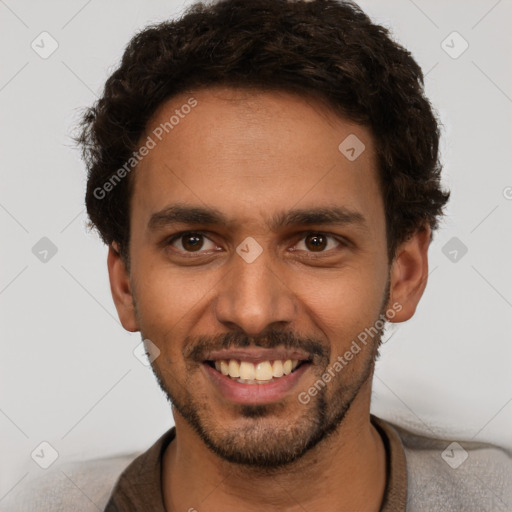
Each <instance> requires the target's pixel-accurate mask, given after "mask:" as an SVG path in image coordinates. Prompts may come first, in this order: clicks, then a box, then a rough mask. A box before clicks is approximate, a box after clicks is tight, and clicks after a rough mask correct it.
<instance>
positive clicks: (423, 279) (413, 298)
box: [389, 225, 432, 322]
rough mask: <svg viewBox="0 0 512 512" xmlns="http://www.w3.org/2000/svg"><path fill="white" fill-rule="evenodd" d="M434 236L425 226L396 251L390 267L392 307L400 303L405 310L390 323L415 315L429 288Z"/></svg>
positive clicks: (403, 320) (398, 312) (400, 311)
mask: <svg viewBox="0 0 512 512" xmlns="http://www.w3.org/2000/svg"><path fill="white" fill-rule="evenodd" d="M431 233H432V232H431V229H430V226H428V225H426V226H425V227H424V228H422V229H419V230H418V231H416V232H415V233H414V234H413V235H411V236H410V237H409V238H408V239H407V240H406V241H405V242H402V243H401V244H400V245H399V247H398V248H397V251H396V256H395V258H394V260H393V263H392V265H391V273H390V299H389V304H390V305H391V304H395V303H398V304H400V305H401V306H402V309H400V310H399V311H397V313H396V315H395V316H394V317H393V319H389V321H390V322H405V321H406V320H409V319H410V318H411V317H412V316H413V315H414V313H415V311H416V306H417V305H418V303H419V301H420V299H421V297H422V295H423V292H424V291H425V287H426V286H427V278H428V247H429V245H430V240H431Z"/></svg>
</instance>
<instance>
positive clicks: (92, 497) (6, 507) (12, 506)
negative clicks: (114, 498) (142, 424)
mask: <svg viewBox="0 0 512 512" xmlns="http://www.w3.org/2000/svg"><path fill="white" fill-rule="evenodd" d="M137 455H139V454H138V453H134V454H129V455H123V456H119V457H109V458H102V459H94V460H89V461H79V462H78V461H77V462H68V463H65V464H62V465H60V466H58V467H56V468H50V469H47V470H45V473H44V474H43V475H39V476H37V477H33V478H30V477H28V478H30V480H28V481H22V482H21V483H20V484H19V486H17V487H16V488H15V489H13V490H12V491H11V492H9V494H8V495H7V496H6V497H5V498H4V499H3V500H2V503H1V505H2V512H20V511H23V512H36V511H37V512H61V511H62V512H64V511H66V512H68V511H69V510H73V511H75V512H89V511H91V512H92V511H94V512H98V510H103V509H104V507H105V504H106V503H107V501H108V498H109V496H110V492H111V490H112V488H113V487H114V484H115V482H116V480H117V478H118V477H119V475H120V474H121V472H122V471H123V470H124V469H125V468H126V467H127V466H128V465H129V464H130V463H131V462H132V461H133V460H134V459H135V458H136V457H137Z"/></svg>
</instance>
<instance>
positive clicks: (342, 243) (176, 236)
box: [164, 231, 349, 257]
mask: <svg viewBox="0 0 512 512" xmlns="http://www.w3.org/2000/svg"><path fill="white" fill-rule="evenodd" d="M298 234H299V235H300V236H301V238H299V240H298V242H300V241H302V240H304V239H305V238H306V237H307V236H309V235H322V236H326V237H328V238H331V239H333V240H335V241H336V242H338V243H339V244H340V246H341V247H348V245H349V244H348V242H347V241H346V240H344V239H343V238H341V237H339V236H336V235H333V234H331V233H326V232H324V231H303V232H301V233H298ZM186 235H201V236H203V237H204V238H206V239H208V240H210V238H209V237H208V235H207V233H206V232H204V231H181V232H179V233H176V234H174V235H172V236H171V237H169V238H167V239H166V240H165V242H164V244H165V246H166V247H167V246H169V245H172V244H173V243H174V242H175V241H176V240H179V239H180V238H184V237H185V236H186ZM210 242H213V240H210ZM298 242H297V243H298ZM176 250H177V251H178V252H179V253H180V254H182V255H183V254H186V255H187V257H194V256H196V255H200V254H204V252H205V251H201V250H199V251H183V250H181V249H176ZM333 250H334V249H329V250H324V251H319V252H314V251H305V252H307V253H308V254H309V255H310V257H317V256H316V255H322V254H326V253H329V252H331V251H333Z"/></svg>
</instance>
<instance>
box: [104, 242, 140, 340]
mask: <svg viewBox="0 0 512 512" xmlns="http://www.w3.org/2000/svg"><path fill="white" fill-rule="evenodd" d="M107 266H108V276H109V280H110V290H111V292H112V298H113V299H114V304H115V306H116V309H117V314H118V316H119V320H120V321H121V324H122V326H123V327H124V328H125V329H126V330H127V331H130V332H137V331H138V330H139V326H138V322H137V318H136V315H135V307H134V304H133V295H132V289H131V283H130V275H129V273H128V270H127V268H126V264H125V262H124V261H123V258H122V257H121V255H120V253H119V250H118V246H117V244H116V243H115V242H113V243H112V244H110V246H109V248H108V257H107Z"/></svg>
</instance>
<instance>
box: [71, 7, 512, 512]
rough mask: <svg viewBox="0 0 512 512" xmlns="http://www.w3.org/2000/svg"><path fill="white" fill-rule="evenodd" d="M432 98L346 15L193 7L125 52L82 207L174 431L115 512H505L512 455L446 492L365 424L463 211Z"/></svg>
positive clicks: (404, 62) (358, 17)
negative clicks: (386, 347) (444, 235)
mask: <svg viewBox="0 0 512 512" xmlns="http://www.w3.org/2000/svg"><path fill="white" fill-rule="evenodd" d="M422 83H423V75H422V72H421V69H420V68H419V66H418V65H417V63H416V62H415V61H414V60H413V58H412V57H411V55H410V53H409V52H407V51H406V50H405V49H403V48H402V47H401V46H399V45H397V44H396V43H395V42H393V41H392V40H391V39H390V37H389V34H388V32H387V30H385V29H384V28H382V27H380V26H378V25H375V24H373V23H372V22H371V21H370V20H369V18H368V17H367V16H366V15H365V14H364V13H363V12H362V11H361V10H360V9H359V8H358V7H357V6H356V5H355V4H352V3H348V2H343V3H341V2H337V1H335V0H314V1H311V2H306V1H285V0H255V1H250V2H248V1H245V0H226V1H221V2H217V3H214V4H210V5H195V6H192V7H191V8H190V9H189V11H188V12H187V13H186V14H185V15H184V16H183V17H182V18H181V19H179V20H175V21H172V22H166V23H161V24H159V25H156V26H152V27H148V28H147V29H146V30H144V31H142V32H141V33H139V34H138V35H136V36H135V37H134V39H133V40H132V41H131V42H130V44H129V46H128V48H127V49H126V51H125V53H124V56H123V60H122V62H121V65H120V67H119V68H118V69H117V70H116V71H115V72H114V73H113V74H112V76H111V77H110V78H109V79H108V80H107V83H106V86H105V90H104V93H103V96H102V97H101V98H100V100H99V101H98V102H97V104H96V105H95V106H94V107H93V108H91V109H90V110H89V111H88V112H87V114H86V116H85V118H84V121H83V132H82V135H81V137H80V142H81V144H82V145H83V153H84V157H85V161H86V163H87V165H88V184H87V197H86V203H87V209H88V213H89V217H90V219H91V222H92V224H93V225H94V226H95V227H96V228H97V229H98V231H99V233H100V234H101V236H102V238H103V240H104V241H105V243H107V244H108V246H109V255H108V270H109V276H110V284H111V290H112V295H113V298H114V302H115V305H116V308H117V311H118V314H119V318H120V320H121V322H122V324H123V326H124V328H125V329H127V330H128V331H131V332H136V331H140V333H141V336H142V339H143V340H144V343H145V346H146V349H147V352H148V356H149V359H150V361H151V363H152V368H153V370H154V373H155V375H156V377H157V379H158V382H159V384H160V386H161V388H162V390H163V391H164V392H165V393H166V395H167V396H168V398H169V400H170V402H171V403H172V407H173V414H174V420H175V428H173V429H171V430H170V431H169V432H167V433H165V434H164V435H163V436H162V437H161V438H160V439H159V440H158V441H157V442H156V443H155V444H154V445H153V446H152V447H151V448H150V449H149V450H148V451H147V452H145V453H144V454H142V455H140V456H139V457H138V458H137V459H135V460H134V461H133V462H132V463H131V464H130V465H129V466H128V467H127V468H126V469H125V470H124V471H123V473H122V474H121V475H120V477H119V479H118V480H117V483H116V485H115V487H114V489H113V490H112V493H111V496H110V499H109V501H108V504H107V506H106V508H105V510H106V511H108V512H114V511H131V510H134V511H135V510H137V511H146V510H147V511H153V512H160V511H164V510H167V511H181V510H183V511H186V510H188V511H193V510H197V511H199V512H203V511H208V512H216V511H235V510H244V511H249V512H251V511H256V510H258V511H259V510H280V511H281V510H282V511H299V510H300V511H303V510H307V511H309V512H315V511H320V510H322V511H324V510H328V511H331V510H332V511H334V510H336V511H356V510H357V511H367V512H373V511H375V512H376V511H379V510H380V511H386V512H391V511H393V512H395V511H404V510H429V511H431V510H465V511H469V510H491V508H490V507H491V506H490V504H489V503H490V502H489V495H488V489H485V486H486V484H485V482H488V481H489V479H491V480H492V494H493V495H494V496H495V497H496V503H498V500H499V502H500V503H501V504H499V505H496V508H494V509H495V510H501V509H500V508H497V507H498V506H502V507H505V508H503V510H506V506H507V505H503V504H508V505H509V506H510V507H511V508H510V509H512V501H509V500H510V487H511V477H510V468H511V464H510V459H509V458H508V457H507V455H506V454H505V452H503V451H501V450H499V449H497V448H493V447H489V446H483V445H476V444H471V443H467V445H465V448H464V449H465V450H466V451H467V452H468V453H470V457H469V462H468V464H467V466H466V470H465V469H464V468H461V469H460V470H458V472H454V471H453V469H452V468H450V467H449V466H448V465H447V464H446V463H445V462H444V461H443V460H442V459H441V456H440V453H441V451H442V450H443V449H444V448H445V447H446V443H443V442H436V441H435V440H428V439H422V438H419V437H416V436H412V435H411V434H409V433H407V432H406V431H402V430H401V429H398V428H395V427H393V426H392V425H390V424H389V423H387V422H385V421H384V420H382V419H379V418H376V417H374V416H371V415H370V397H371V386H372V376H373V371H374V365H375V360H376V358H377V356H378V348H379V343H380V340H381V337H382V334H383V331H384V328H385V321H389V322H403V321H406V320H408V319H409V318H411V317H412V316H413V314H414V312H415V309H416V307H417V304H418V302H419V300H420V298H421V296H422V294H423V291H424V289H425V286H426V283H427V275H428V247H429V243H430V241H431V239H432V233H433V231H434V230H435V229H436V227H437V225H438V220H439V217H440V216H441V215H442V212H443V207H444V205H445V204H446V202H447V200H448V196H449V194H448V192H446V191H444V190H443V189H442V187H441V185H440V172H441V165H440V162H439V158H438V143H439V129H438V124H437V121H436V118H435V115H434V113H433V111H432V108H431V106H430V104H429V102H428V100H427V99H426V98H425V96H424V92H423V87H422ZM477 468H478V472H477ZM465 471H466V472H465ZM475 474H477V476H478V479H475V478H471V476H474V475H475ZM468 475H469V476H468ZM479 481H481V482H484V483H482V484H478V482H479ZM475 482H477V484H475ZM479 485H480V486H479ZM493 503H494V502H493ZM510 509H509V510H510Z"/></svg>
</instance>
